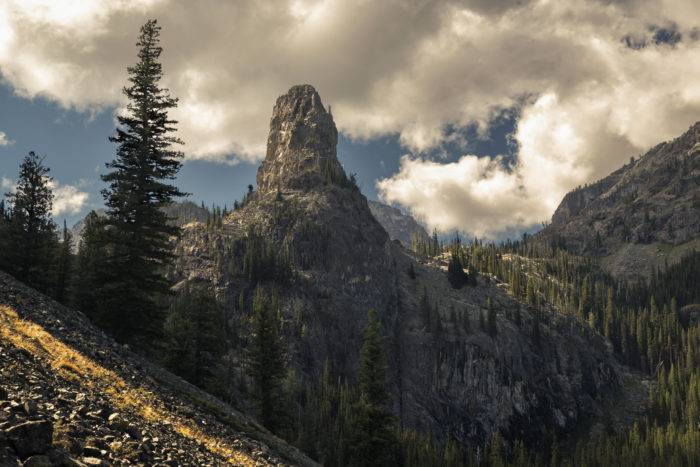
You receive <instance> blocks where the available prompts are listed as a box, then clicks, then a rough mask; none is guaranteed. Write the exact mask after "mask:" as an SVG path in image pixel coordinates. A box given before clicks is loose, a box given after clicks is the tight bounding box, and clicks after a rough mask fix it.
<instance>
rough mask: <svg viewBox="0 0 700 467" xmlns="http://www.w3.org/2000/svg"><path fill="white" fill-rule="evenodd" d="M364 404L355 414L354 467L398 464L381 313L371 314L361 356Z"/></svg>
mask: <svg viewBox="0 0 700 467" xmlns="http://www.w3.org/2000/svg"><path fill="white" fill-rule="evenodd" d="M357 382H358V385H359V389H360V400H359V402H358V403H357V406H356V410H355V426H354V430H353V440H352V441H353V442H352V451H353V456H352V464H353V465H358V466H384V465H394V464H395V462H394V461H395V453H394V445H395V443H396V440H395V436H394V432H393V430H392V426H391V425H392V423H393V421H394V418H393V416H392V415H391V413H390V412H389V410H388V408H387V406H388V404H389V402H390V399H391V396H390V394H389V391H388V389H387V386H388V378H387V365H386V356H385V355H384V348H383V345H382V336H381V325H380V323H379V319H378V318H377V313H376V311H374V310H370V311H369V313H368V321H367V327H366V328H365V334H364V338H363V341H362V350H361V352H360V367H359V369H358V373H357Z"/></svg>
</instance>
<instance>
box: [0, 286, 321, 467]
mask: <svg viewBox="0 0 700 467" xmlns="http://www.w3.org/2000/svg"><path fill="white" fill-rule="evenodd" d="M227 463H232V464H236V465H280V464H285V465H286V464H299V465H315V464H314V463H313V462H312V461H311V460H309V459H308V458H306V457H305V456H304V455H302V454H301V453H300V452H299V451H298V450H297V449H295V448H292V447H291V446H289V445H287V444H285V443H283V442H281V441H280V440H279V439H278V438H276V437H274V436H273V435H271V434H270V433H269V432H267V431H266V430H265V429H264V428H261V427H260V426H259V425H257V423H255V422H254V421H253V420H252V419H250V418H249V417H247V416H245V415H243V414H242V413H240V412H238V411H237V410H235V409H233V408H232V407H230V406H229V405H227V404H224V403H223V402H221V401H219V400H217V399H215V398H213V397H212V396H210V395H208V394H206V393H205V392H203V391H201V390H199V389H197V388H195V387H193V386H192V385H190V384H188V383H186V382H185V381H183V380H182V379H180V378H178V377H176V376H174V375H172V374H170V373H168V372H167V371H165V370H163V369H161V368H159V367H156V366H155V365H153V364H151V363H149V362H148V361H147V360H145V359H143V358H141V357H139V356H137V355H135V354H133V353H132V352H130V351H129V350H128V349H126V348H124V347H122V346H121V345H118V344H117V343H115V342H114V341H113V340H112V339H110V338H108V337H106V336H105V335H104V334H103V333H102V332H101V331H99V330H98V329H96V328H95V327H94V326H93V325H92V324H91V323H90V322H89V321H88V320H87V318H85V317H84V316H83V315H82V314H81V313H79V312H76V311H74V310H71V309H68V308H66V307H64V306H62V305H60V304H58V303H56V302H54V301H53V300H51V299H49V298H47V297H45V296H44V295H42V294H41V293H39V292H36V291H35V290H32V289H30V288H28V287H26V286H24V285H23V284H21V283H19V282H17V281H15V280H14V279H13V278H12V277H10V276H9V275H7V274H4V273H1V272H0V465H2V466H20V465H51V466H84V465H137V464H138V465H224V464H227Z"/></svg>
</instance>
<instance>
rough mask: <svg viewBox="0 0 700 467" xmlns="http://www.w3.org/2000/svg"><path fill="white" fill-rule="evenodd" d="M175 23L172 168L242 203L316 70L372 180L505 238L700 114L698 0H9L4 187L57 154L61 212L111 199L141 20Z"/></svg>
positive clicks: (357, 160)
mask: <svg viewBox="0 0 700 467" xmlns="http://www.w3.org/2000/svg"><path fill="white" fill-rule="evenodd" d="M149 18H157V19H158V21H159V24H160V25H161V26H162V28H163V30H162V37H161V39H162V46H163V48H164V52H163V55H162V62H163V65H164V71H165V77H164V81H163V83H164V85H165V86H167V87H168V88H169V89H170V90H171V93H172V94H173V95H174V96H176V97H178V98H179V99H180V102H179V107H178V108H177V109H176V110H175V111H174V113H173V116H174V117H175V118H176V119H177V120H178V121H179V125H178V133H179V136H180V137H181V139H183V140H184V141H185V143H186V144H185V146H184V148H183V149H184V152H185V155H186V161H185V164H184V166H183V168H182V170H181V173H180V175H179V177H178V181H177V183H178V186H179V187H180V188H181V189H183V190H185V191H187V192H190V193H192V195H191V197H190V198H191V199H192V200H193V201H195V202H197V203H199V202H204V203H205V204H207V205H209V204H212V203H216V204H220V205H223V204H229V205H230V204H232V202H233V200H234V199H237V198H240V196H241V194H242V193H243V191H244V190H245V188H246V186H247V185H248V184H249V183H254V180H255V172H256V169H257V165H258V164H259V162H260V161H261V160H262V158H263V157H264V154H265V143H266V137H267V132H268V124H269V118H270V114H271V111H272V106H273V104H274V101H275V99H276V97H277V96H279V95H281V94H283V93H284V92H286V90H287V89H288V88H289V87H291V86H292V85H294V84H300V83H309V84H312V85H314V86H315V87H316V89H317V90H318V91H319V93H320V95H321V97H322V99H323V101H324V103H325V104H326V105H329V104H330V105H332V109H333V116H334V118H335V121H336V125H337V126H338V129H339V131H340V133H341V137H340V142H339V147H338V155H339V158H340V160H341V162H342V163H343V165H344V166H345V168H346V171H347V172H349V173H356V174H357V176H358V180H359V183H360V187H361V188H362V190H363V192H364V193H365V194H366V195H367V196H368V197H369V198H372V199H380V200H383V201H385V202H387V203H390V204H393V205H396V206H398V207H400V208H402V209H403V210H405V211H407V212H410V213H411V214H412V215H413V216H414V217H416V218H417V219H418V220H419V221H421V222H423V223H424V224H425V225H426V226H427V227H428V228H429V229H432V228H437V229H439V230H441V231H450V230H454V229H458V230H460V231H462V232H464V233H466V234H468V235H476V236H479V237H492V238H499V237H502V236H503V235H509V234H513V235H516V234H517V233H519V232H521V231H524V230H532V229H533V228H536V227H537V226H538V225H540V224H541V223H542V222H544V221H547V220H548V219H549V218H550V217H551V215H552V213H553V212H554V210H555V209H556V207H557V205H558V203H559V202H560V200H561V198H562V197H563V195H564V194H565V193H566V192H567V191H569V190H571V189H573V188H575V187H576V186H579V185H583V184H586V183H590V182H592V181H595V180H596V179H599V178H601V177H603V176H605V175H606V174H608V173H609V172H611V171H612V170H614V169H616V168H617V167H619V166H621V165H623V164H624V163H625V162H627V161H628V160H629V158H630V157H631V156H638V155H640V154H643V153H644V152H645V151H646V150H647V149H649V148H650V147H651V146H653V145H655V144H657V143H659V142H661V141H664V140H668V139H671V138H673V137H675V136H677V135H680V134H681V133H682V132H683V131H684V130H685V129H687V128H688V127H689V126H690V125H691V124H692V123H694V122H695V121H697V120H699V119H700V80H698V79H697V77H698V76H700V73H699V72H700V60H698V53H699V52H700V2H697V1H695V0H654V1H652V0H586V1H584V0H557V1H553V0H433V1H428V0H383V1H381V2H378V1H369V0H356V1H352V0H271V1H266V2H258V1H253V0H248V1H247V0H241V1H236V2H228V1H223V0H219V1H216V0H201V1H198V2H191V1H187V0H138V1H137V0H113V1H109V2H104V1H98V0H63V1H59V0H0V188H2V190H3V191H9V190H11V189H12V185H13V183H14V178H15V177H16V174H17V168H18V164H19V161H20V159H21V157H22V156H23V155H24V154H26V153H27V152H28V151H29V150H34V151H36V152H37V153H39V154H40V155H42V156H45V157H46V159H45V161H46V163H47V165H49V166H50V167H51V173H52V175H53V177H54V182H53V188H54V192H55V194H56V200H55V203H54V214H55V217H56V218H57V220H58V221H59V222H60V221H62V220H63V219H64V218H65V219H67V221H68V222H69V223H72V222H74V221H75V220H77V219H79V218H80V217H81V216H83V215H84V214H85V213H86V212H87V211H88V210H90V209H94V208H98V207H100V206H101V204H102V198H101V195H100V190H101V189H102V188H103V184H102V182H100V179H99V175H100V173H103V172H104V163H105V162H107V161H109V160H110V159H112V158H113V157H114V149H115V148H114V147H113V145H112V144H111V143H109V142H108V140H107V138H108V136H109V135H111V134H112V133H113V132H114V128H115V119H114V115H115V113H116V112H118V111H119V109H120V108H122V107H123V106H124V104H125V102H124V98H123V96H122V94H121V89H122V87H123V86H124V84H125V82H126V67H127V66H129V65H130V64H132V63H134V61H135V58H136V48H135V45H134V43H135V40H136V36H137V34H138V30H139V27H140V26H141V25H142V24H143V23H144V22H145V21H146V20H147V19H149Z"/></svg>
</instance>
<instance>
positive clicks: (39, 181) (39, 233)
mask: <svg viewBox="0 0 700 467" xmlns="http://www.w3.org/2000/svg"><path fill="white" fill-rule="evenodd" d="M48 173H49V168H48V167H46V166H45V165H44V161H43V159H41V158H39V156H37V155H36V154H35V153H34V152H30V153H29V154H28V155H27V156H25V157H24V159H23V160H22V163H21V165H20V171H19V179H18V181H17V187H16V189H15V191H14V193H8V194H7V195H6V197H7V200H8V204H9V206H10V209H9V210H8V211H6V212H4V213H3V221H2V224H3V227H2V229H3V230H4V233H5V235H6V237H5V238H4V241H3V245H2V246H3V251H2V252H0V256H2V260H0V263H1V264H2V265H3V266H4V267H5V268H6V270H7V272H9V273H10V274H12V275H14V276H15V277H16V278H17V279H18V280H20V281H22V282H24V283H26V284H27V285H29V286H31V287H34V288H36V289H38V290H40V291H42V292H45V293H51V292H53V291H54V280H55V270H54V266H55V258H56V253H57V249H58V237H57V235H56V226H55V224H54V222H53V220H52V219H51V208H52V204H53V198H54V196H53V193H52V191H51V188H50V183H51V180H52V179H51V178H50V177H49V176H48ZM4 210H5V209H4V208H3V211H4Z"/></svg>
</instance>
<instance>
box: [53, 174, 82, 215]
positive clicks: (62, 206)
mask: <svg viewBox="0 0 700 467" xmlns="http://www.w3.org/2000/svg"><path fill="white" fill-rule="evenodd" d="M49 187H50V188H51V189H52V190H53V194H54V199H53V209H52V210H51V214H52V215H53V216H54V217H56V216H59V215H61V214H79V213H80V212H81V211H82V210H83V207H84V206H85V203H87V200H88V198H89V194H88V193H87V192H85V191H80V190H79V189H78V188H77V187H75V186H72V185H59V184H58V183H56V182H55V181H53V180H52V181H51V182H50V183H49Z"/></svg>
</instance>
